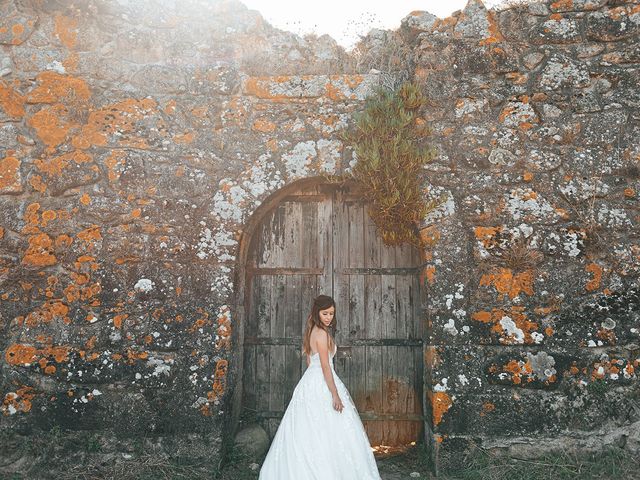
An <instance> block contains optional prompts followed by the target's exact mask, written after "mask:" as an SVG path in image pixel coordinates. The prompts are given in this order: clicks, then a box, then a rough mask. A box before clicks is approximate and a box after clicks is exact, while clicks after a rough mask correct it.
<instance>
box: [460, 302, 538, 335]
mask: <svg viewBox="0 0 640 480" xmlns="http://www.w3.org/2000/svg"><path fill="white" fill-rule="evenodd" d="M524 310H525V307H522V306H518V305H513V306H511V307H510V309H509V310H505V309H501V308H494V309H492V310H491V311H490V312H489V311H486V310H482V311H479V312H474V313H472V314H471V319H472V320H475V321H478V322H482V323H487V324H492V326H491V332H493V333H496V334H497V335H499V336H500V342H501V343H504V344H515V343H525V344H533V343H535V341H534V339H533V337H532V336H531V333H532V332H534V331H536V329H537V328H538V324H537V323H536V322H532V321H530V320H529V319H528V318H527V315H526V314H525V313H524ZM504 317H508V318H509V319H510V320H511V321H512V322H513V323H514V324H515V327H516V328H517V329H519V330H521V331H522V334H523V338H522V341H518V339H517V338H515V337H513V336H512V335H508V336H503V335H504V333H505V329H504V327H503V326H502V324H501V323H500V321H501V320H502V319H503V318H504Z"/></svg>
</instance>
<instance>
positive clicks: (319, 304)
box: [302, 295, 337, 355]
mask: <svg viewBox="0 0 640 480" xmlns="http://www.w3.org/2000/svg"><path fill="white" fill-rule="evenodd" d="M331 307H333V308H334V309H335V308H336V302H335V301H334V300H333V298H331V297H330V296H328V295H318V296H317V297H316V298H314V299H313V304H312V305H311V313H309V316H308V317H307V324H306V326H305V329H304V335H303V337H302V351H303V352H304V353H306V354H307V355H311V330H313V327H314V326H316V327H318V328H321V329H322V330H324V331H325V332H327V337H328V338H329V351H330V352H331V351H333V345H334V340H333V334H334V333H335V329H336V325H337V323H336V318H337V315H336V314H335V311H334V314H333V319H332V320H331V323H330V324H329V327H325V325H324V323H322V321H321V320H320V310H326V309H327V308H331ZM328 329H331V331H332V332H331V334H330V333H329V330H328Z"/></svg>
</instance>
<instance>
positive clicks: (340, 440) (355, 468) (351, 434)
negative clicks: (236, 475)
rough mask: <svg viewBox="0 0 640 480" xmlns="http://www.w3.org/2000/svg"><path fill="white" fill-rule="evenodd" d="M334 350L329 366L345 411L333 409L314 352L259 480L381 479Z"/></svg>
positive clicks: (318, 355)
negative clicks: (340, 374) (342, 377)
mask: <svg viewBox="0 0 640 480" xmlns="http://www.w3.org/2000/svg"><path fill="white" fill-rule="evenodd" d="M336 350H337V347H336V349H334V351H333V353H332V354H331V355H330V358H329V365H330V366H331V373H332V374H333V379H334V382H335V384H336V388H337V389H338V395H339V396H340V399H341V400H342V403H343V405H344V409H343V410H342V412H338V411H337V410H334V408H333V399H332V396H331V391H330V390H329V387H328V386H327V382H326V381H325V379H324V375H323V374H322V367H321V366H320V354H319V353H317V352H316V353H314V354H313V355H311V359H310V363H309V366H308V367H307V369H306V370H305V372H304V374H303V375H302V378H300V381H299V382H298V384H297V385H296V387H295V389H294V390H293V395H292V396H291V401H290V402H289V405H288V406H287V409H286V411H285V412H284V416H283V417H282V421H281V422H280V426H279V427H278V430H277V431H276V434H275V436H274V437H273V441H272V442H271V447H270V448H269V452H268V453H267V456H266V458H265V459H264V462H263V464H262V468H261V470H260V476H259V480H380V474H379V473H378V466H377V465H376V461H375V458H374V456H373V452H372V450H371V444H370V443H369V438H368V437H367V434H366V432H365V430H364V426H363V425H362V421H361V420H360V416H359V415H358V411H357V410H356V406H355V404H354V403H353V400H351V396H350V395H349V392H348V391H347V388H346V387H345V386H344V383H342V381H341V380H340V378H339V377H338V375H336V372H335V370H334V366H333V357H334V355H335V353H336Z"/></svg>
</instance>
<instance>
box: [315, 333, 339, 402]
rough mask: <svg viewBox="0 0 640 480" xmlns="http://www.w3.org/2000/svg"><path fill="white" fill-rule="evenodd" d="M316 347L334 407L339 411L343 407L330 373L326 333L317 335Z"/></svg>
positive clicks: (327, 336)
mask: <svg viewBox="0 0 640 480" xmlns="http://www.w3.org/2000/svg"><path fill="white" fill-rule="evenodd" d="M316 348H317V349H318V354H319V356H320V366H321V367H322V374H323V375H324V380H325V381H326V382H327V386H328V387H329V391H330V392H331V396H332V397H333V404H334V408H335V409H336V410H338V411H340V412H341V411H342V408H343V406H342V401H341V400H340V396H339V395H338V389H337V388H336V383H335V381H334V380H333V373H331V366H330V365H329V334H328V333H327V335H322V334H320V335H318V337H317V341H316Z"/></svg>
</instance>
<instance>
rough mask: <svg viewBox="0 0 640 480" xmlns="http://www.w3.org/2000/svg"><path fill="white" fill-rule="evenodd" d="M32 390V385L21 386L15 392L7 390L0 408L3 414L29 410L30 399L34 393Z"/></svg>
mask: <svg viewBox="0 0 640 480" xmlns="http://www.w3.org/2000/svg"><path fill="white" fill-rule="evenodd" d="M33 392H34V389H33V387H22V388H19V389H18V390H17V391H15V392H8V393H7V394H6V395H5V396H4V399H3V400H2V406H0V410H1V411H2V413H3V414H4V415H9V414H11V413H16V412H23V413H26V412H29V411H30V410H31V401H32V400H33V398H34V397H35V393H33ZM12 411H13V412H12Z"/></svg>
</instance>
